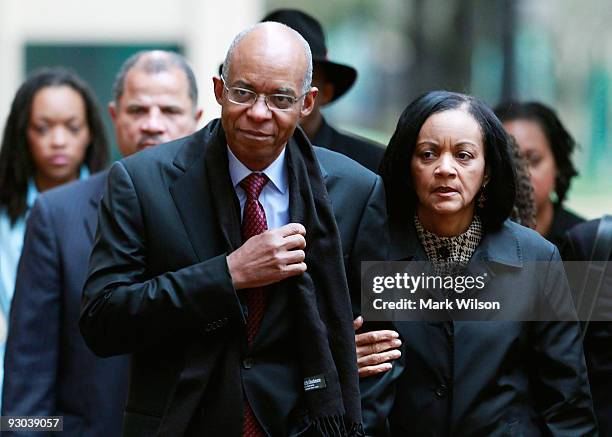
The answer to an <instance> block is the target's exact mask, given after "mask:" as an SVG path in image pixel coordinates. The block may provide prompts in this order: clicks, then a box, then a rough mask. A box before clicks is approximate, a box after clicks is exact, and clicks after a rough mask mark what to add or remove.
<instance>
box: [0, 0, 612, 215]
mask: <svg viewBox="0 0 612 437" xmlns="http://www.w3.org/2000/svg"><path fill="white" fill-rule="evenodd" d="M278 7H295V8H300V9H303V10H305V11H306V12H308V13H310V14H312V15H314V16H315V17H317V18H318V19H319V20H320V21H321V23H322V24H323V26H324V28H325V30H326V33H327V38H328V41H327V43H328V44H327V45H328V47H329V50H330V57H331V58H332V59H335V60H338V61H340V62H344V63H347V64H350V65H353V66H354V67H356V68H357V69H358V71H359V77H358V79H357V83H356V85H355V86H354V87H353V89H352V90H351V91H350V92H349V93H348V94H347V95H346V96H344V97H343V98H342V99H339V101H338V102H337V103H334V104H333V105H331V106H330V107H329V108H326V110H325V111H326V114H327V116H328V118H329V119H330V120H331V121H332V122H333V123H334V124H335V125H338V126H340V127H343V128H345V129H347V130H351V131H353V132H356V133H360V134H362V135H365V136H368V137H371V138H373V139H375V140H378V141H379V142H381V143H387V141H388V139H389V137H390V135H391V133H392V132H393V130H394V128H395V123H396V122H397V119H398V117H399V114H400V113H401V111H402V110H403V109H404V108H405V106H406V105H407V104H408V103H409V102H410V101H411V100H412V99H414V98H415V97H417V96H418V95H420V94H421V93H423V92H425V91H429V90H432V89H448V90H454V91H460V92H466V93H470V94H474V95H476V96H478V97H480V98H482V99H484V100H485V101H486V102H487V103H489V104H490V105H492V106H493V105H495V104H497V103H498V102H499V101H500V100H503V99H507V98H516V99H521V100H534V99H535V100H540V101H542V102H544V103H546V104H548V105H550V106H552V107H554V108H556V110H557V111H558V113H559V115H560V117H561V119H562V121H563V122H564V124H565V125H566V126H567V127H568V128H569V130H570V131H571V132H572V134H573V135H574V137H575V138H576V140H577V141H578V143H579V144H580V146H581V148H580V150H579V153H577V155H576V157H575V161H576V163H577V164H578V167H579V169H580V172H581V176H580V177H579V178H578V179H577V180H576V182H575V183H574V184H573V186H572V190H571V192H570V195H569V199H568V205H569V206H570V207H573V208H574V209H576V210H577V212H579V213H582V214H584V215H586V216H589V217H591V216H592V217H594V216H597V215H601V214H602V213H604V212H612V196H611V195H610V194H609V193H608V192H609V188H610V187H611V186H612V171H610V170H612V164H611V162H612V150H611V149H612V148H611V147H610V144H611V143H612V132H611V130H610V129H609V128H608V126H611V125H612V124H611V123H612V111H611V110H610V108H611V105H612V92H611V90H610V85H611V83H610V80H611V78H612V27H611V26H610V25H609V23H610V22H612V8H610V2H609V0H590V1H589V2H583V1H580V0H538V1H532V0H335V1H333V2H332V1H329V0H309V1H308V2H304V1H301V0H231V1H226V2H217V1H213V0H175V1H161V0H148V1H145V0H124V1H119V0H106V1H104V2H102V1H98V2H93V1H76V0H56V1H54V2H50V1H48V0H0V60H1V61H0V62H1V64H2V68H0V122H2V123H4V120H5V118H6V114H7V113H8V109H9V108H8V107H9V104H10V101H11V99H12V97H13V95H14V93H15V90H16V89H17V87H18V86H19V84H20V82H21V81H22V80H23V78H24V77H25V74H26V73H27V72H28V71H30V70H32V69H33V68H36V67H37V66H41V65H58V64H68V65H71V66H73V68H75V69H76V70H77V72H78V73H80V74H81V75H82V76H83V77H85V78H86V79H87V80H88V81H89V82H90V83H91V84H92V86H93V87H94V89H95V91H96V93H97V94H98V96H99V98H100V102H101V103H102V104H104V105H105V104H106V103H107V102H108V100H109V99H110V93H111V87H110V84H111V83H112V76H113V75H114V72H115V71H116V69H117V67H118V66H119V65H120V64H121V62H123V60H124V59H125V58H126V57H127V56H128V55H129V54H131V53H132V52H133V51H136V50H138V49H143V48H155V47H160V48H167V49H172V50H178V51H180V52H182V53H183V54H185V55H186V56H187V57H188V58H189V59H190V60H191V62H192V64H193V66H194V69H195V71H196V74H197V76H198V78H199V85H200V89H201V104H202V105H203V106H204V110H205V114H204V118H205V120H209V119H211V118H213V117H216V116H217V115H218V113H219V111H218V105H217V104H216V102H215V100H214V96H213V93H212V87H211V81H210V78H211V76H213V75H214V74H216V73H217V67H218V65H219V63H220V62H221V61H222V59H223V56H224V54H225V51H226V50H227V47H228V45H229V43H230V41H231V38H232V37H233V36H234V35H235V34H236V33H237V32H238V31H239V30H241V29H243V28H244V27H246V26H248V25H250V24H252V23H254V22H257V21H258V20H259V19H260V18H261V17H262V16H264V14H265V13H266V12H267V11H269V10H271V9H274V8H278Z"/></svg>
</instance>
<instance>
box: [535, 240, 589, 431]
mask: <svg viewBox="0 0 612 437" xmlns="http://www.w3.org/2000/svg"><path fill="white" fill-rule="evenodd" d="M545 287H546V295H547V297H546V301H547V303H548V304H551V305H553V307H554V308H556V310H555V312H556V313H557V315H558V320H565V321H550V322H535V323H533V325H532V335H533V338H532V339H531V341H532V345H533V348H534V356H533V357H532V359H531V365H532V366H535V369H536V370H535V372H536V378H535V381H534V390H533V393H534V394H535V397H536V402H537V406H538V409H539V411H540V414H541V415H542V417H543V419H544V422H545V426H546V427H547V428H548V430H549V431H550V433H551V435H581V436H587V435H589V436H590V435H597V425H596V422H595V416H594V412H593V403H592V400H591V393H590V390H589V382H588V377H587V369H586V364H585V360H584V352H583V347H582V338H581V330H580V324H579V322H578V321H577V320H576V321H567V320H569V319H570V318H572V315H568V314H567V311H571V312H574V309H573V304H572V301H571V295H570V291H569V286H568V283H567V279H566V277H565V274H564V272H563V267H562V264H561V257H560V256H559V252H558V251H557V249H556V248H554V251H553V253H552V256H551V259H550V263H549V271H548V274H547V279H546V285H545ZM573 317H575V312H574V314H573Z"/></svg>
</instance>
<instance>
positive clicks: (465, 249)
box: [414, 214, 483, 274]
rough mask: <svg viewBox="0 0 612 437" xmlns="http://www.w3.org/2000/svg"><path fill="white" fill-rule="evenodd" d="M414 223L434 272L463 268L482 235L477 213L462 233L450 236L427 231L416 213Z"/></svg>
mask: <svg viewBox="0 0 612 437" xmlns="http://www.w3.org/2000/svg"><path fill="white" fill-rule="evenodd" d="M414 225H415V227H416V231H417V235H418V237H419V241H420V242H421V244H422V245H423V248H424V249H425V253H426V254H427V258H428V260H429V261H430V262H431V263H432V264H433V267H434V270H435V272H436V273H439V274H440V273H445V274H452V273H457V272H458V271H460V270H463V268H465V266H467V264H468V262H469V261H470V258H471V257H472V255H473V254H474V251H475V250H476V248H477V247H478V245H479V244H480V241H481V240H482V236H483V232H482V222H481V220H480V217H478V216H477V215H475V216H474V218H473V219H472V223H471V224H470V227H469V228H468V229H467V230H466V231H465V232H464V233H463V234H459V235H454V236H452V237H440V236H439V235H436V234H434V233H433V232H430V231H428V230H427V229H425V228H424V227H423V225H422V224H421V222H420V221H419V218H418V217H417V215H416V214H415V215H414Z"/></svg>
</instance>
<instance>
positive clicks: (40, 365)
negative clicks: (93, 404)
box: [2, 197, 62, 436]
mask: <svg viewBox="0 0 612 437" xmlns="http://www.w3.org/2000/svg"><path fill="white" fill-rule="evenodd" d="M49 214H50V213H49V209H48V208H47V205H46V203H45V201H44V199H42V198H40V197H39V200H38V201H37V202H36V204H35V205H34V207H33V209H32V211H31V213H30V216H29V220H28V224H27V231H26V234H25V241H24V246H23V252H22V256H21V260H20V262H19V268H18V270H17V281H16V286H15V295H14V297H13V303H12V305H11V314H10V321H9V331H8V339H7V345H6V354H5V359H4V388H3V393H2V415H3V416H4V415H31V416H41V415H54V414H55V411H56V384H57V383H56V378H57V367H58V360H59V358H58V357H59V339H60V325H61V320H60V318H61V314H60V311H61V310H60V308H61V305H60V304H61V302H60V300H61V298H60V295H61V283H62V281H61V278H60V273H59V272H60V266H59V263H60V255H59V253H58V246H57V241H56V238H55V235H56V234H55V232H54V230H53V223H52V219H51V217H50V215H49ZM34 434H36V435H37V436H39V435H43V434H41V433H38V432H37V433H34ZM7 435H8V434H7ZM19 435H20V436H21V435H25V434H23V433H19Z"/></svg>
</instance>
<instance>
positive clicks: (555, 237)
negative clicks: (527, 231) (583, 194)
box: [545, 205, 584, 250]
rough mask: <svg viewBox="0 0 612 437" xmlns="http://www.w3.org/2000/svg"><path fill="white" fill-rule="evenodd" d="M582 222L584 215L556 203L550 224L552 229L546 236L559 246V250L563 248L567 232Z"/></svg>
mask: <svg viewBox="0 0 612 437" xmlns="http://www.w3.org/2000/svg"><path fill="white" fill-rule="evenodd" d="M582 222H584V219H583V218H582V217H580V216H578V215H576V214H574V213H573V212H571V211H569V210H567V209H565V208H563V207H562V206H558V205H555V210H554V214H553V219H552V223H551V224H550V229H549V230H548V234H546V235H545V237H546V239H547V240H548V241H550V242H551V243H552V244H554V245H555V246H557V248H559V250H561V246H562V244H563V239H564V238H565V233H566V232H567V231H569V230H570V229H571V228H573V227H574V226H576V225H578V224H580V223H582Z"/></svg>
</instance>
